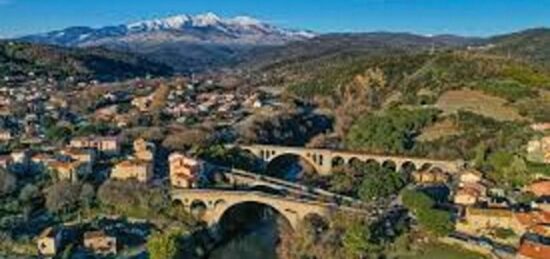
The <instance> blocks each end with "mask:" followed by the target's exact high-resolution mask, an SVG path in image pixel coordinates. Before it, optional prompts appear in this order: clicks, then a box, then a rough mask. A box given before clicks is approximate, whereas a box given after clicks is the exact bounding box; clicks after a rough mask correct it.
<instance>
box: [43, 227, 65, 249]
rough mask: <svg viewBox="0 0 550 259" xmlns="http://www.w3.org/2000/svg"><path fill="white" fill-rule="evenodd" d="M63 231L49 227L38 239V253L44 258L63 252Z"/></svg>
mask: <svg viewBox="0 0 550 259" xmlns="http://www.w3.org/2000/svg"><path fill="white" fill-rule="evenodd" d="M62 239H63V229H61V228H53V227H49V228H47V229H45V230H44V231H42V233H41V234H40V235H39V236H38V239H37V247H38V251H39V252H40V254H41V255H43V256H54V255H56V254H57V253H58V252H59V251H60V250H61V245H62V244H61V242H62Z"/></svg>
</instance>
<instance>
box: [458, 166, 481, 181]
mask: <svg viewBox="0 0 550 259" xmlns="http://www.w3.org/2000/svg"><path fill="white" fill-rule="evenodd" d="M481 179H483V174H482V173H481V172H479V171H476V170H472V169H470V170H465V171H463V172H461V173H460V175H459V182H460V183H477V182H480V181H481Z"/></svg>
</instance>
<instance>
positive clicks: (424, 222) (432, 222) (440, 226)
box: [416, 209, 454, 237]
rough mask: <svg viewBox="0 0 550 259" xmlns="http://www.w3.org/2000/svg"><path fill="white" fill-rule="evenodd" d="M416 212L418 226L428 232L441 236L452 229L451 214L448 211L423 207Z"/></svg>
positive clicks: (447, 233)
mask: <svg viewBox="0 0 550 259" xmlns="http://www.w3.org/2000/svg"><path fill="white" fill-rule="evenodd" d="M416 214H417V219H418V223H419V224H420V226H421V227H422V228H423V229H424V230H426V231H427V232H428V233H430V234H433V235H435V236H440V237H442V236H447V235H449V234H451V233H452V232H453V231H454V223H453V221H452V215H451V213H450V212H448V211H443V210H437V209H423V210H419V211H418V213H416Z"/></svg>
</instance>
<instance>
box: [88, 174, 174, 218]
mask: <svg viewBox="0 0 550 259" xmlns="http://www.w3.org/2000/svg"><path fill="white" fill-rule="evenodd" d="M97 198H98V200H99V201H100V203H101V204H102V205H103V206H106V207H107V208H111V209H114V210H116V211H117V212H118V213H124V214H127V215H128V216H135V217H146V218H151V217H155V216H157V215H158V214H159V213H160V212H161V211H162V210H164V209H165V208H166V207H167V206H168V204H169V202H168V198H167V197H166V194H165V192H164V191H163V190H162V189H160V188H154V187H150V186H147V185H146V184H142V183H139V182H136V181H107V182H105V183H104V184H102V185H101V186H100V187H99V189H98V191H97Z"/></svg>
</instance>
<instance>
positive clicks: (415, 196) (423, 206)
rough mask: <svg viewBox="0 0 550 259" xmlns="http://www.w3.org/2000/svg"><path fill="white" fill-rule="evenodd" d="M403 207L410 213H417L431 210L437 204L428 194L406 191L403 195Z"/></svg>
mask: <svg viewBox="0 0 550 259" xmlns="http://www.w3.org/2000/svg"><path fill="white" fill-rule="evenodd" d="M401 200H402V201H403V205H405V207H407V209H409V210H410V211H412V212H414V213H417V212H419V211H421V210H427V209H431V208H432V207H433V206H434V205H435V202H434V200H433V199H432V198H430V196H428V195H427V194H425V193H423V192H421V191H416V190H405V191H403V192H402V193H401Z"/></svg>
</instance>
